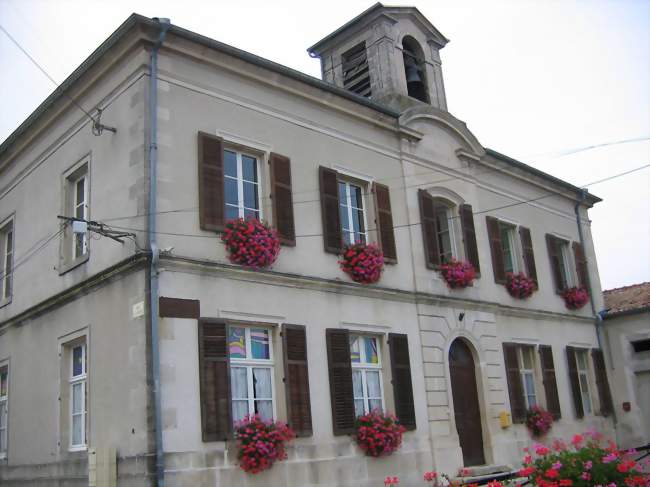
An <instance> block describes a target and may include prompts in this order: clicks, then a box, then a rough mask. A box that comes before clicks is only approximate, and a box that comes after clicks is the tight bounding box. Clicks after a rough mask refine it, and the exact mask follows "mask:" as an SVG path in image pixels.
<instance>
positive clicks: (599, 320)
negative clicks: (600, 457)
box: [575, 188, 618, 428]
mask: <svg viewBox="0 0 650 487" xmlns="http://www.w3.org/2000/svg"><path fill="white" fill-rule="evenodd" d="M586 196H587V195H586V191H585V190H584V188H583V189H581V190H580V199H579V200H578V201H577V202H576V205H575V213H576V224H577V225H578V238H579V239H580V245H582V251H583V252H584V254H585V265H586V267H587V268H586V272H585V274H586V275H585V278H586V279H587V282H586V283H585V284H586V285H587V292H588V293H589V302H590V303H591V314H592V316H593V317H594V324H595V326H596V339H597V340H598V348H600V349H601V350H603V353H607V355H608V358H609V363H610V364H612V357H611V355H610V351H609V347H604V346H603V339H602V324H603V317H604V315H605V314H607V311H605V310H603V311H600V312H598V311H596V303H595V302H594V293H593V292H592V290H593V289H592V287H591V277H590V275H589V262H588V261H587V250H586V249H587V247H585V236H584V232H583V231H582V219H581V218H580V205H581V204H582V203H583V202H584V200H585V198H586ZM606 367H607V366H605V368H606ZM612 368H613V367H612ZM612 421H613V423H614V428H616V423H617V422H618V419H617V418H616V410H615V408H612Z"/></svg>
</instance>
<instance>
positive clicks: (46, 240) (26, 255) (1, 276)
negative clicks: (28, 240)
mask: <svg viewBox="0 0 650 487" xmlns="http://www.w3.org/2000/svg"><path fill="white" fill-rule="evenodd" d="M64 230H65V228H61V229H59V230H58V231H56V232H55V233H53V234H52V235H50V236H47V237H43V238H42V239H40V240H39V241H38V242H36V244H34V245H32V247H31V248H30V249H29V250H28V251H27V252H25V253H24V254H23V256H21V258H20V259H16V262H15V263H13V265H12V267H11V270H10V271H9V272H8V273H7V270H6V269H5V270H3V271H2V272H0V280H2V279H4V278H5V276H6V275H7V274H8V275H10V276H13V275H14V274H15V273H16V269H18V268H20V267H21V266H22V265H24V264H25V263H27V262H28V261H29V260H30V259H31V258H32V257H34V256H35V255H36V254H38V253H39V252H40V251H41V250H43V249H44V248H45V247H46V246H47V244H49V243H50V242H51V241H52V240H54V239H55V238H57V237H58V236H59V235H60V234H61V233H62V232H63V231H64ZM43 241H44V242H43ZM41 242H43V243H42V244H41V245H40V246H39V247H38V248H37V246H38V245H39V243H41ZM34 249H35V250H34Z"/></svg>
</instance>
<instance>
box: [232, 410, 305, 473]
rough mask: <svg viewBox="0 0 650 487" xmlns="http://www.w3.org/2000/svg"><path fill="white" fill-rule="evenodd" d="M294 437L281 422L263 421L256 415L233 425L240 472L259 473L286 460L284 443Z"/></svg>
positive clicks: (289, 429) (290, 430)
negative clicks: (277, 461)
mask: <svg viewBox="0 0 650 487" xmlns="http://www.w3.org/2000/svg"><path fill="white" fill-rule="evenodd" d="M295 437H296V434H295V433H294V432H293V430H292V429H291V428H289V427H288V426H287V425H286V424H285V423H282V422H281V421H264V420H262V418H260V417H259V416H258V415H257V414H256V415H253V416H246V417H245V418H244V419H243V420H241V421H238V422H237V423H235V438H236V439H237V458H238V459H239V466H240V467H241V469H242V470H244V471H245V472H249V473H259V472H262V471H263V470H266V469H269V468H271V467H272V466H273V463H274V462H275V461H276V460H284V459H286V458H287V452H286V450H285V443H287V442H288V441H291V440H292V439H293V438H295Z"/></svg>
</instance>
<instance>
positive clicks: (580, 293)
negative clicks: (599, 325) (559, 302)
mask: <svg viewBox="0 0 650 487" xmlns="http://www.w3.org/2000/svg"><path fill="white" fill-rule="evenodd" d="M562 297H563V298H564V304H565V305H566V307H567V308H568V309H580V308H582V307H583V306H584V305H585V304H587V301H589V293H588V292H587V290H586V289H585V288H584V287H572V288H569V289H566V290H565V291H564V292H563V293H562Z"/></svg>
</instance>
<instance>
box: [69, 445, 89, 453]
mask: <svg viewBox="0 0 650 487" xmlns="http://www.w3.org/2000/svg"><path fill="white" fill-rule="evenodd" d="M86 451H88V446H87V445H84V446H71V447H70V448H68V452H69V453H83V452H86Z"/></svg>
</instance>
